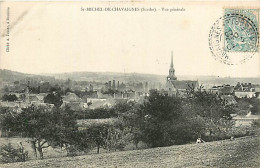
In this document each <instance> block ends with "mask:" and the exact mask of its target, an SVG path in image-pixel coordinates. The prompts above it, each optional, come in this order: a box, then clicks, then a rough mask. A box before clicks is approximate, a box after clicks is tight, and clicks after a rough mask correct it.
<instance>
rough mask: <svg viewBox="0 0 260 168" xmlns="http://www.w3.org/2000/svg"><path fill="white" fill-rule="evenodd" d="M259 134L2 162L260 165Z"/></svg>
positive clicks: (76, 167)
mask: <svg viewBox="0 0 260 168" xmlns="http://www.w3.org/2000/svg"><path fill="white" fill-rule="evenodd" d="M259 140H260V139H259V137H244V138H239V139H236V140H234V141H229V140H225V141H217V142H208V143H204V144H188V145H180V146H171V147H163V148H154V149H147V150H136V151H125V152H114V153H105V154H94V155H85V156H79V157H66V158H56V159H46V160H42V161H30V162H25V163H13V164H2V165H0V167H3V168H11V167H12V168H18V167H20V168H32V167H33V168H40V167H41V168H45V167H61V168H83V167H138V168H139V167H192V168H193V167H197V168H202V167H239V168H240V167H260V141H259Z"/></svg>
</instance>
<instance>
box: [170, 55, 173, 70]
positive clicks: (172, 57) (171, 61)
mask: <svg viewBox="0 0 260 168" xmlns="http://www.w3.org/2000/svg"><path fill="white" fill-rule="evenodd" d="M170 68H173V53H172V55H171V66H170Z"/></svg>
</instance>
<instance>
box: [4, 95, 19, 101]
mask: <svg viewBox="0 0 260 168" xmlns="http://www.w3.org/2000/svg"><path fill="white" fill-rule="evenodd" d="M2 100H3V101H12V102H13V101H16V100H18V98H17V96H16V95H14V94H9V95H7V94H5V95H4V96H3V97H2Z"/></svg>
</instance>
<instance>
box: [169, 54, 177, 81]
mask: <svg viewBox="0 0 260 168" xmlns="http://www.w3.org/2000/svg"><path fill="white" fill-rule="evenodd" d="M173 80H177V77H176V76H175V70H174V68H173V52H171V66H170V69H169V75H168V76H167V81H173Z"/></svg>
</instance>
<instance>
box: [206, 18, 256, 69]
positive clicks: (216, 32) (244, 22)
mask: <svg viewBox="0 0 260 168" xmlns="http://www.w3.org/2000/svg"><path fill="white" fill-rule="evenodd" d="M258 46H259V32H258V25H257V24H255V22H253V21H252V20H251V19H250V18H248V17H246V16H245V15H243V14H239V13H231V14H226V15H224V16H223V17H221V18H219V19H218V20H217V21H216V22H215V23H214V24H213V26H212V27H211V29H210V33H209V48H210V51H211V53H212V55H213V57H214V58H215V59H216V60H218V61H220V62H222V63H225V64H227V65H238V64H242V63H244V62H245V61H246V60H248V59H250V58H251V57H252V56H253V55H254V54H255V53H256V52H258V50H259V48H258Z"/></svg>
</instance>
